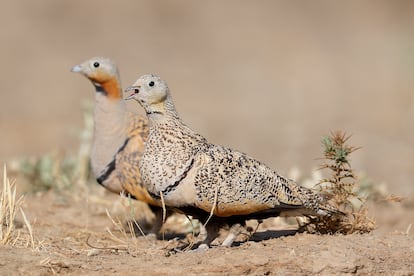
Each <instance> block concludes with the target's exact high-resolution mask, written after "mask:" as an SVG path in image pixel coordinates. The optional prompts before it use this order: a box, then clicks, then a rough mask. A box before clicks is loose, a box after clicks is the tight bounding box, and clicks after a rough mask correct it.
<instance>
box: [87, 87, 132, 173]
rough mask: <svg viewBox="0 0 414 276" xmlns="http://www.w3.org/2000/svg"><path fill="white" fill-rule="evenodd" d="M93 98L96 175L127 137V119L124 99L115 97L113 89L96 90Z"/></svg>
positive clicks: (93, 157) (94, 168)
mask: <svg viewBox="0 0 414 276" xmlns="http://www.w3.org/2000/svg"><path fill="white" fill-rule="evenodd" d="M104 87H106V86H104V85H103V86H102V88H104ZM111 93H112V96H109V95H111ZM118 93H119V94H121V92H118ZM95 100H96V101H95V111H94V122H95V131H94V139H93V148H92V168H93V171H94V173H95V175H97V174H99V173H101V172H102V170H104V169H105V167H106V166H107V165H108V163H109V162H111V161H112V159H113V158H114V156H115V154H116V153H117V151H118V149H119V148H120V147H121V146H122V145H123V143H124V142H125V140H126V139H127V127H128V120H127V109H126V104H125V101H124V100H123V99H122V98H115V97H114V93H113V91H112V92H110V91H107V90H104V91H98V90H97V93H95Z"/></svg>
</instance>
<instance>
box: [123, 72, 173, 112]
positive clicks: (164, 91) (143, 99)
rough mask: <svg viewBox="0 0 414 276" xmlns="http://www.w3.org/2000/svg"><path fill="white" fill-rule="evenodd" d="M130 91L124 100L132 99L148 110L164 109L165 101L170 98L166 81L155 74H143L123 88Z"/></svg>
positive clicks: (162, 110) (160, 110)
mask: <svg viewBox="0 0 414 276" xmlns="http://www.w3.org/2000/svg"><path fill="white" fill-rule="evenodd" d="M125 92H127V93H131V94H130V95H129V96H128V97H127V98H125V99H126V100H130V99H134V100H136V101H137V102H139V103H140V104H141V105H142V107H144V109H145V110H146V111H147V113H148V112H152V111H157V112H158V113H160V112H162V113H164V111H165V108H166V107H165V101H166V100H169V99H170V96H169V89H168V86H167V83H166V82H165V81H164V80H162V79H161V78H160V77H159V76H157V75H152V74H148V75H143V76H141V77H140V78H138V79H137V80H136V81H135V83H134V84H133V85H131V86H129V87H128V88H127V89H125Z"/></svg>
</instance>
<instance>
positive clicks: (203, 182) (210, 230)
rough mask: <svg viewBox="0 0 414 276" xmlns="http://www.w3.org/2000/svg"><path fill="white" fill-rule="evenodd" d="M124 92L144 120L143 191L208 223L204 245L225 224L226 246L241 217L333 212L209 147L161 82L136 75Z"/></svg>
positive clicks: (241, 158) (259, 168)
mask: <svg viewBox="0 0 414 276" xmlns="http://www.w3.org/2000/svg"><path fill="white" fill-rule="evenodd" d="M126 92H132V93H131V95H130V96H129V97H127V98H126V99H135V100H136V101H138V102H139V103H140V104H141V105H142V107H143V108H144V109H145V111H146V114H147V116H148V119H149V136H148V140H147V143H146V147H145V150H144V154H143V156H142V158H141V160H140V161H139V168H140V171H141V176H142V180H143V183H144V185H145V187H146V188H147V190H148V192H149V194H150V195H151V196H152V197H154V198H162V199H163V202H164V203H165V205H166V206H169V207H173V208H177V209H179V210H181V211H183V212H184V213H187V214H189V215H192V216H195V217H197V218H199V219H201V220H208V219H210V220H209V223H208V224H207V225H206V229H207V237H206V239H205V241H204V245H209V243H210V242H211V241H212V240H214V239H215V237H217V230H218V227H222V226H223V225H225V224H227V225H229V226H231V228H230V233H229V235H228V236H227V238H226V239H225V240H224V242H223V243H222V245H224V246H231V244H232V243H233V241H234V240H235V238H236V237H237V235H238V234H239V233H240V230H241V228H242V227H243V226H244V224H245V220H246V219H264V218H268V217H274V216H280V215H282V216H296V215H315V216H330V215H332V214H334V213H337V210H336V209H335V208H333V207H331V206H330V205H329V204H328V203H327V202H326V201H325V200H324V198H323V197H322V196H320V195H318V194H316V193H314V192H313V191H311V190H309V189H307V188H305V187H302V186H299V185H298V184H296V183H295V182H294V181H292V180H289V179H287V178H285V177H283V176H281V175H279V174H277V173H276V172H275V171H274V170H272V169H270V168H269V167H267V166H266V165H265V164H263V163H262V162H260V161H258V160H255V159H253V158H252V157H250V156H248V155H246V154H244V153H242V152H239V151H236V150H232V149H230V148H227V147H223V146H219V145H214V144H211V143H209V142H208V141H207V140H206V139H205V138H204V137H203V136H201V135H200V134H198V133H197V132H195V131H193V130H192V129H190V128H189V127H188V126H186V125H185V124H184V123H183V122H182V121H181V119H180V117H179V116H178V114H177V112H176V109H175V106H174V103H173V100H172V97H171V95H170V92H169V88H168V86H167V83H166V82H165V81H163V80H162V79H161V78H160V77H158V76H157V75H144V76H141V77H140V78H139V79H138V80H137V81H136V82H135V83H134V84H133V85H132V86H130V87H128V88H127V89H126ZM211 215H212V216H211ZM209 225H210V227H209Z"/></svg>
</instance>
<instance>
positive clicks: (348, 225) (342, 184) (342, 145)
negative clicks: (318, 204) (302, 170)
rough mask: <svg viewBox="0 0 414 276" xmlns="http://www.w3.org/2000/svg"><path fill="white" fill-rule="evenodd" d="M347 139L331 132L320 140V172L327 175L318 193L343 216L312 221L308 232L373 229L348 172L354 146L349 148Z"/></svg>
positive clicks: (351, 172)
mask: <svg viewBox="0 0 414 276" xmlns="http://www.w3.org/2000/svg"><path fill="white" fill-rule="evenodd" d="M349 138H350V136H347V135H346V134H345V133H344V132H341V131H336V132H332V133H331V135H330V136H328V137H324V138H323V139H322V145H323V148H324V157H323V158H322V160H324V162H323V164H322V166H321V169H322V170H325V171H326V170H327V171H328V172H329V176H328V177H327V178H325V179H322V180H321V181H320V182H319V183H318V186H319V189H320V193H321V194H322V195H323V196H325V197H326V198H327V199H329V200H330V202H331V204H333V205H334V206H336V207H337V208H338V209H339V210H341V211H342V212H344V213H345V216H333V217H324V218H312V219H311V223H310V224H309V225H308V226H307V228H308V231H310V232H318V233H343V234H351V233H366V232H370V231H372V230H373V229H374V228H375V221H374V220H373V219H371V218H369V217H368V210H367V207H366V205H365V202H366V198H365V197H364V196H362V195H361V194H358V193H357V191H358V190H359V185H358V179H357V177H356V175H355V173H354V171H353V170H352V167H351V163H350V155H351V153H353V152H354V151H356V150H357V149H359V148H358V147H354V146H351V145H349V144H348V143H347V142H348V140H349Z"/></svg>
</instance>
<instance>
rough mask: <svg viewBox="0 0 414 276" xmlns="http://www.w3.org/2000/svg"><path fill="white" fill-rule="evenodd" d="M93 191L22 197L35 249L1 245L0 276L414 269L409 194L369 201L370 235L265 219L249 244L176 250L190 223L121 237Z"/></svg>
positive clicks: (105, 203)
mask: <svg viewBox="0 0 414 276" xmlns="http://www.w3.org/2000/svg"><path fill="white" fill-rule="evenodd" d="M99 189H100V187H98V188H93V189H92V191H93V192H92V191H90V192H87V193H86V194H88V196H87V197H86V196H80V197H79V196H77V197H73V196H71V195H67V194H62V193H59V194H57V193H55V192H49V193H46V194H38V195H36V196H35V195H33V196H29V197H26V199H25V204H24V209H25V211H26V213H27V216H28V217H29V219H30V220H31V221H33V222H34V223H33V225H32V226H33V228H34V232H35V240H36V242H37V248H36V249H30V248H12V247H2V248H1V249H0V274H5V273H6V274H8V275H49V274H64V275H65V274H70V275H112V274H115V275H179V274H183V273H185V274H188V275H195V274H201V275H309V274H318V275H339V274H358V275H367V274H368V275H378V274H384V275H413V274H414V262H413V260H414V231H413V229H411V228H410V227H411V226H412V222H413V221H414V212H413V211H412V210H413V207H414V199H413V198H411V199H406V200H405V201H404V202H403V203H376V204H372V205H371V206H370V210H371V212H370V215H373V216H377V219H376V220H377V226H378V228H377V229H376V230H375V231H373V232H372V233H369V234H352V235H315V234H307V233H296V234H295V231H292V230H289V229H292V227H287V226H286V225H285V226H281V225H280V223H277V222H276V220H275V219H270V220H267V221H265V222H264V224H263V225H264V226H263V227H260V228H259V229H258V230H257V232H256V233H255V234H253V236H252V237H251V239H250V241H247V242H244V243H237V244H236V245H235V246H233V247H231V248H223V247H219V246H213V247H212V248H211V249H209V250H207V251H201V252H198V251H184V252H176V251H175V250H173V249H174V248H176V247H179V246H182V245H185V244H187V243H188V241H189V239H190V238H191V234H190V233H189V230H188V229H186V228H188V227H184V226H183V227H181V228H180V227H178V226H177V225H179V224H180V223H177V222H179V221H181V224H182V219H181V218H180V217H178V218H177V217H176V218H173V219H170V220H169V221H167V223H166V225H165V227H166V229H167V231H169V235H168V236H169V237H170V238H172V237H174V235H175V236H176V238H175V239H170V240H156V239H154V237H151V236H147V237H145V238H144V237H142V236H141V237H138V238H132V237H131V236H129V235H128V234H127V235H126V236H125V235H124V234H123V233H121V232H120V231H118V230H117V227H116V226H115V225H114V224H113V223H112V222H111V220H110V219H109V218H108V216H107V215H106V211H105V210H108V211H109V212H110V213H112V217H113V218H114V219H116V218H117V217H116V215H115V214H116V213H118V214H121V213H122V212H121V209H122V208H121V209H120V206H123V205H122V203H121V200H120V199H119V197H118V196H116V195H109V194H107V193H102V191H99ZM138 208H139V207H138ZM125 212H126V211H125V210H124V213H125ZM250 223H253V224H252V225H254V222H253V221H252V222H250ZM171 227H172V228H174V229H175V231H176V232H172V231H171V229H172V228H171ZM168 229H170V230H168ZM108 230H110V231H111V233H112V234H109V232H108ZM292 234H293V235H292ZM98 248H99V249H98Z"/></svg>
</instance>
